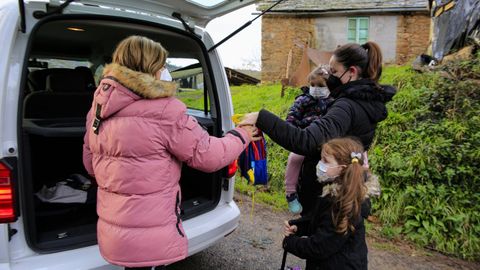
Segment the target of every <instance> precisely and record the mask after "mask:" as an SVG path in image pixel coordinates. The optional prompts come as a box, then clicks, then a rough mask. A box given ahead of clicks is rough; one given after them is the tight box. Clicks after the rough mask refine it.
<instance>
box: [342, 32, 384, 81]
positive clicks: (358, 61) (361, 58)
mask: <svg viewBox="0 0 480 270" xmlns="http://www.w3.org/2000/svg"><path fill="white" fill-rule="evenodd" d="M333 55H334V56H335V58H336V60H337V61H338V62H339V63H341V64H342V65H343V66H344V67H345V68H349V67H351V66H356V67H358V68H360V71H361V76H362V77H363V78H369V79H372V80H374V81H375V82H378V80H379V79H380V76H381V75H382V59H383V58H382V51H381V49H380V46H378V44H377V43H375V42H373V41H368V42H367V43H365V44H363V45H361V46H360V45H358V44H356V43H348V44H345V45H343V46H341V47H339V48H337V49H336V50H335V51H334V52H333Z"/></svg>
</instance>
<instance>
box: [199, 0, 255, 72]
mask: <svg viewBox="0 0 480 270" xmlns="http://www.w3.org/2000/svg"><path fill="white" fill-rule="evenodd" d="M252 13H256V10H255V5H250V6H247V7H244V8H242V9H239V10H237V11H234V12H231V13H229V14H227V15H224V16H222V17H219V18H217V19H215V20H212V21H211V22H210V23H209V24H208V25H207V31H208V32H209V34H210V35H211V36H212V38H213V40H214V41H215V42H219V41H220V40H222V39H223V38H224V37H226V36H227V35H229V34H230V33H231V32H233V31H234V30H236V29H237V28H239V27H240V26H242V25H243V24H244V23H246V22H247V21H249V20H252V19H253V18H255V16H256V15H252ZM261 21H262V19H261V18H258V19H257V20H256V21H254V22H253V23H252V24H251V25H250V26H249V27H247V28H246V29H244V30H243V31H242V32H240V33H238V34H237V35H236V36H234V37H233V38H231V39H230V40H228V41H227V42H225V43H223V44H222V45H221V46H220V47H218V48H217V50H218V51H219V53H220V57H221V58H222V61H223V65H224V66H226V67H231V68H247V69H257V70H258V69H260V61H261V50H260V43H261V25H262V24H261Z"/></svg>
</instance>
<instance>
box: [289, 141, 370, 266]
mask: <svg viewBox="0 0 480 270" xmlns="http://www.w3.org/2000/svg"><path fill="white" fill-rule="evenodd" d="M363 151H364V149H363V147H362V144H361V143H360V142H358V141H356V140H354V139H352V138H338V139H333V140H330V141H328V142H327V143H325V144H324V145H323V147H322V154H321V157H322V159H321V160H320V162H319V163H318V165H317V181H319V182H321V183H322V184H323V185H322V186H323V190H322V192H321V196H320V197H318V199H317V203H316V206H315V208H314V211H312V212H311V215H309V216H304V217H302V218H300V219H298V220H292V221H290V222H285V232H284V234H285V236H286V237H285V239H284V240H283V248H284V249H285V250H286V251H288V252H290V253H292V254H294V255H296V256H298V257H300V258H303V259H306V260H307V268H306V269H307V270H313V269H367V266H368V264H367V245H366V243H365V226H364V223H363V220H364V218H366V217H367V216H368V214H369V212H370V202H369V199H368V197H369V196H371V195H377V191H378V189H379V186H378V182H375V183H370V182H371V181H373V180H371V179H370V178H369V179H367V178H366V172H367V169H366V168H365V167H363V166H362V165H363V162H364V160H363V158H362V153H363Z"/></svg>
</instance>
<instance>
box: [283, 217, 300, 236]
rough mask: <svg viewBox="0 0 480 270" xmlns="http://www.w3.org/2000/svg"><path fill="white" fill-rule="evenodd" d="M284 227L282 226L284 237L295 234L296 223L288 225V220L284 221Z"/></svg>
mask: <svg viewBox="0 0 480 270" xmlns="http://www.w3.org/2000/svg"><path fill="white" fill-rule="evenodd" d="M284 224H285V227H284V231H283V235H285V237H287V236H289V235H291V234H295V233H296V232H297V229H298V228H297V225H290V224H289V223H288V221H285V223H284Z"/></svg>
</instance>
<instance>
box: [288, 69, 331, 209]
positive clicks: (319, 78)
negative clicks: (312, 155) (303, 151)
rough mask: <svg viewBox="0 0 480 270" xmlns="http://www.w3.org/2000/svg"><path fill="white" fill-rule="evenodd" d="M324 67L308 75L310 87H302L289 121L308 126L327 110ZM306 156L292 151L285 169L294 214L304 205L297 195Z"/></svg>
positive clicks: (293, 123) (304, 126)
mask: <svg viewBox="0 0 480 270" xmlns="http://www.w3.org/2000/svg"><path fill="white" fill-rule="evenodd" d="M323 69H324V67H318V68H316V69H315V70H313V71H312V72H311V73H310V74H309V75H308V84H309V87H302V88H301V89H302V91H303V94H301V95H299V96H297V97H296V98H295V102H294V103H293V105H292V107H291V108H290V110H289V111H288V114H287V119H286V121H287V122H288V123H290V124H292V125H294V126H296V127H300V128H306V127H308V126H309V125H310V124H311V123H312V122H313V121H315V120H317V119H319V118H320V117H321V116H322V115H323V114H324V113H325V112H326V111H327V106H328V104H329V103H330V102H331V101H332V100H331V99H330V98H329V95H330V92H329V91H328V88H327V87H326V84H325V80H324V78H323V74H324V71H323ZM304 158H305V157H304V156H301V155H297V154H295V153H293V152H292V153H290V155H289V156H288V161H287V168H286V170H285V191H286V194H287V196H286V197H287V201H288V209H289V210H290V212H292V213H294V214H298V213H300V212H302V205H301V204H300V202H299V201H298V196H297V183H298V176H299V174H300V169H301V167H302V163H303V160H304Z"/></svg>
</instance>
